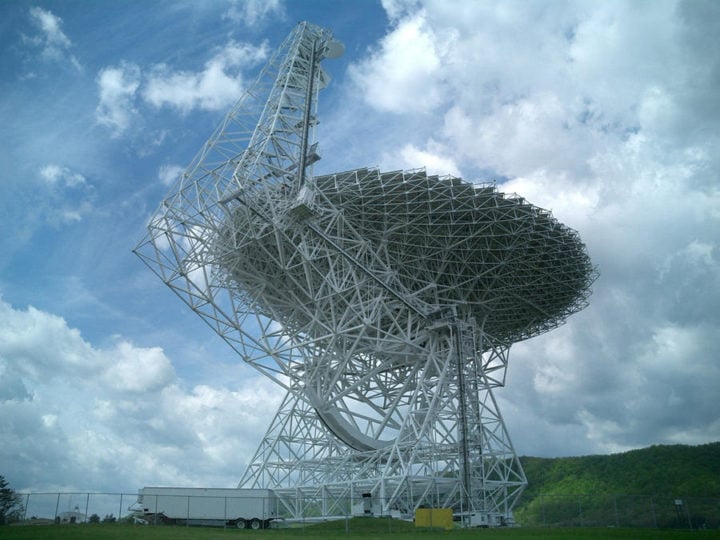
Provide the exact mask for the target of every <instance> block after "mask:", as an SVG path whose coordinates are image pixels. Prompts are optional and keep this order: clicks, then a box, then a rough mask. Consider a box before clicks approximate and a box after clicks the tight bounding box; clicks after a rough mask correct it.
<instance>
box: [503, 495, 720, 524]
mask: <svg viewBox="0 0 720 540" xmlns="http://www.w3.org/2000/svg"><path fill="white" fill-rule="evenodd" d="M515 519H516V521H517V522H518V523H519V524H521V525H525V526H531V527H538V526H540V527H640V528H661V529H666V528H682V529H718V528H720V499H718V498H710V497H669V496H665V497H660V496H649V495H622V494H610V495H588V494H584V495H555V494H553V495H543V494H540V495H538V496H537V497H535V498H534V499H533V500H532V501H531V502H529V503H527V504H526V505H523V506H521V507H520V508H518V509H517V510H516V512H515Z"/></svg>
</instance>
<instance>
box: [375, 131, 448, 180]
mask: <svg viewBox="0 0 720 540" xmlns="http://www.w3.org/2000/svg"><path fill="white" fill-rule="evenodd" d="M380 167H381V168H382V169H385V170H395V169H404V170H408V169H416V168H418V167H425V169H426V170H427V172H428V174H437V175H440V176H445V175H453V176H462V175H461V174H460V170H459V169H458V166H457V164H456V163H455V161H454V160H453V159H452V157H450V152H448V149H447V148H445V147H443V146H442V145H440V144H438V143H437V142H436V141H434V140H432V139H431V140H429V141H428V144H427V147H426V149H425V150H422V149H420V148H417V147H416V146H415V145H413V144H406V145H405V146H403V147H402V148H401V149H400V153H399V155H397V154H390V153H385V154H384V156H383V158H382V161H381V163H380Z"/></svg>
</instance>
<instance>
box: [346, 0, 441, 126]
mask: <svg viewBox="0 0 720 540" xmlns="http://www.w3.org/2000/svg"><path fill="white" fill-rule="evenodd" d="M452 36H453V32H452V31H448V32H446V33H444V35H441V36H438V35H436V34H435V32H434V31H433V30H432V28H431V27H430V26H428V24H427V22H426V20H425V17H424V16H423V15H422V13H419V14H417V15H415V16H413V17H411V18H407V19H404V20H403V21H401V22H400V23H399V24H398V26H397V28H396V29H395V30H393V31H392V32H391V33H390V34H388V35H387V36H386V37H385V38H383V40H382V41H381V43H380V47H379V49H378V50H376V51H374V52H373V53H372V54H371V56H370V58H368V59H367V60H364V61H362V62H360V63H358V64H355V65H352V66H350V68H349V72H350V75H351V77H352V79H353V81H354V82H355V84H356V85H357V86H358V87H359V88H360V89H361V90H362V93H363V96H364V99H365V100H366V102H367V103H368V104H369V105H371V106H373V107H376V108H378V109H380V110H385V111H390V112H394V113H413V112H428V111H430V110H432V109H434V108H435V107H437V106H438V105H440V103H442V101H443V100H444V94H445V92H444V87H443V86H444V84H443V83H444V81H443V78H442V63H443V62H445V61H446V60H447V48H448V47H449V46H450V44H451V43H452V40H453V37H452Z"/></svg>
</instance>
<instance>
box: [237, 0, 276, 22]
mask: <svg viewBox="0 0 720 540" xmlns="http://www.w3.org/2000/svg"><path fill="white" fill-rule="evenodd" d="M231 4H232V5H231V6H230V8H229V9H228V10H227V12H226V13H225V17H226V18H228V19H230V20H231V21H235V22H239V23H242V24H244V25H245V26H247V27H252V26H256V25H258V24H259V23H262V22H263V21H265V20H266V19H269V18H270V17H273V16H276V17H282V16H283V15H284V13H285V7H284V6H283V3H282V1H281V0H232V2H231Z"/></svg>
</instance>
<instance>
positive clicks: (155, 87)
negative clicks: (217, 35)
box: [143, 41, 267, 113]
mask: <svg viewBox="0 0 720 540" xmlns="http://www.w3.org/2000/svg"><path fill="white" fill-rule="evenodd" d="M266 56H267V50H266V48H265V47H264V46H262V47H259V48H258V47H254V46H252V45H248V44H241V43H236V42H234V41H231V42H229V43H228V44H227V45H226V46H225V47H224V48H223V49H222V50H220V51H219V52H218V53H217V54H216V55H215V56H213V57H212V58H211V59H210V60H208V61H207V62H206V63H205V66H204V69H203V70H202V71H200V72H188V71H173V70H172V69H171V68H170V67H168V66H167V65H165V64H159V65H156V66H154V67H153V69H152V70H151V72H150V74H149V75H148V77H147V82H146V84H145V87H144V89H143V98H144V99H145V100H146V101H147V102H148V103H150V104H151V105H153V106H155V107H162V106H171V107H176V108H178V109H180V110H181V111H183V112H185V113H187V112H189V111H190V110H192V109H196V108H197V109H204V110H220V109H225V108H227V107H228V106H229V105H231V104H232V103H234V102H235V101H237V99H238V98H239V97H240V95H241V93H242V90H243V78H242V72H241V69H242V68H244V67H247V66H252V65H254V64H256V63H257V62H259V61H261V60H263V59H264V58H265V57H266Z"/></svg>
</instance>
